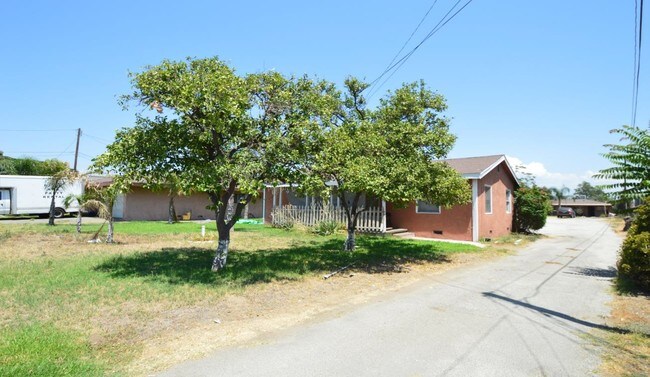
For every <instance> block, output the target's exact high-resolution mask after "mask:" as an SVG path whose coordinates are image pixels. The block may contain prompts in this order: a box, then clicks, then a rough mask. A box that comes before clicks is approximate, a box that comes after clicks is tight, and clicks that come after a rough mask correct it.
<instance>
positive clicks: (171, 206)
mask: <svg viewBox="0 0 650 377" xmlns="http://www.w3.org/2000/svg"><path fill="white" fill-rule="evenodd" d="M175 222H176V208H175V207H174V195H169V217H168V218H167V223H169V224H173V223H175Z"/></svg>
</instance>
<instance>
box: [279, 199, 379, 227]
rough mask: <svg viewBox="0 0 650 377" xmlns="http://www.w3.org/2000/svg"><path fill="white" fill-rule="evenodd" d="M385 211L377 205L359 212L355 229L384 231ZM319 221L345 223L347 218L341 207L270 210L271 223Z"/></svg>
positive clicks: (288, 207) (307, 223)
mask: <svg viewBox="0 0 650 377" xmlns="http://www.w3.org/2000/svg"><path fill="white" fill-rule="evenodd" d="M385 215H386V212H385V211H384V210H382V209H381V208H378V207H370V208H368V209H366V210H365V211H363V212H361V213H360V214H359V216H358V218H357V231H359V232H366V233H384V232H385V231H386V221H385ZM321 221H336V222H339V223H342V224H345V225H347V223H348V218H347V216H346V214H345V209H343V208H342V207H320V206H292V205H289V206H283V207H276V208H274V209H273V211H272V212H271V223H272V224H273V225H281V224H282V223H287V222H297V223H300V224H303V225H305V226H315V225H316V224H318V223H319V222H321Z"/></svg>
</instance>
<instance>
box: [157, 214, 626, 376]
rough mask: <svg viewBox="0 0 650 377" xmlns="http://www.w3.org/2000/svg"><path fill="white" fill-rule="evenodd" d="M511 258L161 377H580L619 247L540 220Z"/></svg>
mask: <svg viewBox="0 0 650 377" xmlns="http://www.w3.org/2000/svg"><path fill="white" fill-rule="evenodd" d="M543 233H544V234H546V235H548V238H544V239H541V240H539V241H537V242H535V243H533V244H532V245H530V246H529V247H527V248H525V249H524V250H522V251H520V252H519V253H517V254H516V255H512V256H509V257H506V258H502V259H499V260H495V261H492V262H489V263H486V264H482V265H479V266H474V267H471V268H462V269H457V270H455V271H450V272H449V273H445V274H442V275H437V276H435V277H431V278H429V279H428V280H426V281H423V282H421V283H419V284H416V286H412V287H410V288H409V289H406V290H402V291H400V292H397V293H395V294H391V295H388V296H384V297H381V298H379V299H378V300H376V301H375V302H373V303H371V304H368V305H364V306H362V307H359V308H357V309H356V310H354V311H352V312H350V313H348V314H346V315H344V316H341V317H339V318H333V319H330V320H326V321H323V322H321V323H316V324H311V325H307V326H299V327H296V328H294V329H291V330H288V331H284V332H280V333H278V334H275V335H274V336H272V337H270V338H269V340H267V341H266V343H264V344H262V345H255V346H251V347H249V348H235V349H227V350H223V351H220V352H218V353H216V354H214V355H212V356H211V357H209V358H206V359H203V360H198V361H192V362H187V363H184V364H181V365H178V366H176V367H174V368H172V369H171V370H168V371H166V372H164V373H162V374H161V376H587V375H593V374H594V371H595V369H596V368H597V367H598V365H599V362H600V359H599V350H598V349H596V348H595V347H593V346H592V345H591V343H590V340H589V339H588V338H587V337H586V336H585V335H586V334H588V333H590V332H593V331H594V329H598V328H601V329H604V330H609V329H608V328H607V327H606V326H604V325H603V323H604V320H603V318H604V317H605V316H607V315H608V313H609V309H608V307H607V305H606V303H607V302H608V301H609V300H610V294H609V289H610V285H611V278H612V277H613V276H614V263H615V259H616V252H617V249H618V247H619V244H620V242H621V240H620V238H619V237H617V236H616V235H615V234H614V233H613V232H612V230H611V229H610V228H609V226H608V224H607V223H606V222H605V221H604V220H601V219H594V218H576V219H561V220H560V219H556V218H549V222H548V225H547V227H546V228H545V229H544V230H543Z"/></svg>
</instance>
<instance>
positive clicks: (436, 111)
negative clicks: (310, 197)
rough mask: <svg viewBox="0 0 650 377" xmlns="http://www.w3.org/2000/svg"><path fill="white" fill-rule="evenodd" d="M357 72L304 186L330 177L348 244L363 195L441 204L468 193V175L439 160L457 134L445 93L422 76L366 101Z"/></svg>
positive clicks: (459, 199) (467, 196)
mask: <svg viewBox="0 0 650 377" xmlns="http://www.w3.org/2000/svg"><path fill="white" fill-rule="evenodd" d="M367 87H368V85H367V84H366V83H364V82H362V81H360V80H358V79H355V78H349V79H347V80H346V81H345V91H344V93H343V94H342V95H341V96H340V105H339V111H338V112H337V116H336V117H335V118H334V120H333V122H332V124H330V127H329V129H327V130H326V132H325V134H324V143H323V148H322V149H321V150H320V151H319V153H318V154H317V155H316V159H315V161H314V164H313V165H310V169H309V174H308V177H307V180H306V182H307V184H306V187H309V188H310V189H311V190H314V191H316V190H318V188H319V187H321V188H322V187H324V183H325V182H328V181H332V180H333V181H334V182H335V184H336V194H337V195H338V197H339V198H340V202H341V205H342V206H343V208H344V210H345V213H346V215H347V232H348V237H347V240H346V241H345V246H344V248H345V250H354V248H355V231H356V226H357V219H358V217H359V215H360V214H361V213H363V212H364V211H365V210H367V209H368V206H367V203H366V204H365V205H364V203H363V198H364V196H365V198H366V201H367V200H368V198H374V199H380V200H386V201H390V202H391V203H393V204H394V205H397V206H400V205H406V204H407V203H409V202H413V201H415V200H417V199H422V200H427V201H429V202H432V203H436V204H439V205H444V206H451V205H455V204H461V203H466V202H468V201H470V200H471V194H470V190H469V185H468V183H467V181H466V180H465V179H464V178H462V177H461V176H460V175H459V174H458V173H457V172H456V171H455V170H454V169H452V168H451V167H450V166H448V165H447V164H445V163H444V162H436V161H434V160H437V159H440V158H443V157H445V156H446V155H447V153H448V152H449V150H450V149H451V148H452V146H453V144H454V142H455V140H456V138H455V136H454V135H453V134H451V133H450V132H449V124H448V120H447V119H446V118H444V117H442V116H441V115H440V113H441V112H442V111H443V110H445V109H446V104H445V100H444V98H443V97H442V96H441V95H439V94H435V93H433V92H431V91H430V90H428V89H427V88H426V86H425V85H424V83H423V82H417V83H412V84H407V85H404V86H402V87H401V88H399V89H398V90H396V91H395V92H393V93H389V94H388V95H387V96H386V97H385V98H384V99H382V100H381V101H380V104H379V106H378V108H377V109H374V110H371V109H368V108H367V106H366V100H365V98H364V96H363V94H362V93H363V91H364V90H365V89H366V88H367Z"/></svg>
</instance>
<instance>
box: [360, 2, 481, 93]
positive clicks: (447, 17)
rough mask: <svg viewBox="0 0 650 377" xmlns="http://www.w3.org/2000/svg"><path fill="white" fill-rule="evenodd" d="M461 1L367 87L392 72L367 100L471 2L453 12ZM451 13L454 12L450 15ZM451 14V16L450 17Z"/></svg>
mask: <svg viewBox="0 0 650 377" xmlns="http://www.w3.org/2000/svg"><path fill="white" fill-rule="evenodd" d="M461 1H462V0H458V1H456V3H455V4H454V5H453V6H452V7H451V9H449V11H448V12H447V13H446V14H445V15H444V16H443V17H442V18H441V19H440V21H438V23H437V24H436V26H434V27H433V28H432V29H431V30H430V31H429V33H428V34H427V35H426V36H425V37H424V38H423V39H422V41H420V43H418V44H417V45H416V46H415V47H413V48H412V49H411V51H409V52H408V53H407V54H405V55H404V56H402V57H401V58H400V59H399V60H397V61H396V62H394V63H393V64H391V65H390V66H389V67H388V68H386V69H385V70H384V71H383V72H382V73H381V74H380V75H379V76H378V77H377V78H376V79H374V80H373V81H371V82H370V84H369V85H368V87H370V86H373V85H375V84H376V83H377V82H378V81H380V80H381V79H382V78H383V77H384V76H385V75H386V74H387V73H388V72H390V71H392V72H391V74H390V75H389V76H388V78H387V79H386V80H384V81H383V82H382V83H381V84H380V85H379V86H376V87H375V88H373V90H372V91H371V93H370V94H369V95H368V98H371V97H372V96H373V95H375V94H376V93H377V92H378V91H379V89H381V87H382V86H384V85H385V84H386V82H387V81H388V80H389V79H390V78H391V77H392V76H393V75H394V74H395V73H396V72H397V71H398V70H399V69H400V68H401V67H402V66H403V65H404V64H405V63H406V61H407V60H408V59H409V58H410V57H411V56H412V55H413V54H414V53H415V52H416V51H417V50H418V49H419V48H420V47H421V46H422V45H423V44H424V43H425V42H426V41H427V40H429V38H431V37H432V36H433V35H435V34H436V33H437V32H438V31H440V29H442V28H443V27H444V26H445V25H447V23H449V21H451V20H452V19H454V18H455V17H456V16H457V15H458V14H459V13H460V12H461V11H462V10H463V9H465V8H466V7H467V6H468V5H469V4H470V3H471V2H472V1H473V0H469V1H467V2H466V3H465V4H463V6H461V7H460V8H459V9H458V10H457V11H456V12H454V9H456V8H457V7H458V5H459V4H460V3H461ZM452 12H454V13H453V14H452ZM450 14H451V16H450Z"/></svg>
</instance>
